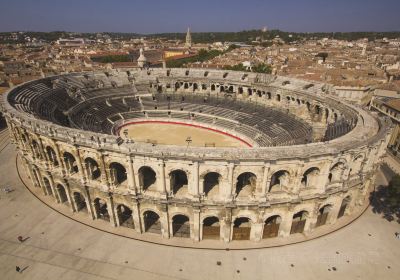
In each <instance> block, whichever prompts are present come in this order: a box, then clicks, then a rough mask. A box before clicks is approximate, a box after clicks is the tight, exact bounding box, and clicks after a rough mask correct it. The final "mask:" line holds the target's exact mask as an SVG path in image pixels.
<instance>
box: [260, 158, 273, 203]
mask: <svg viewBox="0 0 400 280" xmlns="http://www.w3.org/2000/svg"><path fill="white" fill-rule="evenodd" d="M269 169H270V167H269V163H265V165H264V172H263V179H262V183H261V188H259V191H258V192H257V193H258V197H259V198H262V197H265V196H266V195H267V191H268V188H267V186H268V175H269Z"/></svg>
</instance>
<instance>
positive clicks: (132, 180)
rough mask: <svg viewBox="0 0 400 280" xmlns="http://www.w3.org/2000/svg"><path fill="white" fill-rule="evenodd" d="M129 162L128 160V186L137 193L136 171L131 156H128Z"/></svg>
mask: <svg viewBox="0 0 400 280" xmlns="http://www.w3.org/2000/svg"><path fill="white" fill-rule="evenodd" d="M127 162H128V172H127V177H128V188H129V189H130V190H132V191H134V193H135V194H136V192H137V190H136V182H135V173H134V170H133V163H132V160H131V157H130V156H127Z"/></svg>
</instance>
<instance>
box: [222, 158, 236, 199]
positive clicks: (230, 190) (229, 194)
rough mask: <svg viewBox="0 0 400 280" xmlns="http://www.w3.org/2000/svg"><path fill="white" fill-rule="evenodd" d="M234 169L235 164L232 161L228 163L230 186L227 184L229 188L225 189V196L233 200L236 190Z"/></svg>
mask: <svg viewBox="0 0 400 280" xmlns="http://www.w3.org/2000/svg"><path fill="white" fill-rule="evenodd" d="M233 169H234V164H233V163H232V162H231V163H229V164H228V186H227V189H226V190H225V194H224V197H225V198H226V199H227V200H231V199H232V198H233V195H234V192H235V190H234V189H235V187H234V180H233Z"/></svg>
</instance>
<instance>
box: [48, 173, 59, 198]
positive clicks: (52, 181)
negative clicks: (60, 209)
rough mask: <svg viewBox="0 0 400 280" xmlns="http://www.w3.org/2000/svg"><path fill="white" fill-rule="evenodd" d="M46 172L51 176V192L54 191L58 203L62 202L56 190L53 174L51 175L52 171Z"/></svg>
mask: <svg viewBox="0 0 400 280" xmlns="http://www.w3.org/2000/svg"><path fill="white" fill-rule="evenodd" d="M46 173H47V177H48V178H49V183H50V188H51V192H52V193H53V196H54V198H55V199H56V200H57V203H60V201H61V199H60V197H59V196H58V192H56V188H55V186H54V180H53V176H52V175H51V172H46Z"/></svg>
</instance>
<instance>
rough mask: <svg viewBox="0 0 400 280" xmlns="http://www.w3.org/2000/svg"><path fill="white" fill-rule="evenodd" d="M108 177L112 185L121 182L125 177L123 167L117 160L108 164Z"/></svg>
mask: <svg viewBox="0 0 400 280" xmlns="http://www.w3.org/2000/svg"><path fill="white" fill-rule="evenodd" d="M110 177H111V178H110V179H111V182H112V184H113V185H115V186H116V185H121V184H123V183H124V182H125V181H126V179H127V175H126V169H125V167H124V166H123V165H122V164H120V163H118V162H112V163H111V164H110Z"/></svg>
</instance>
